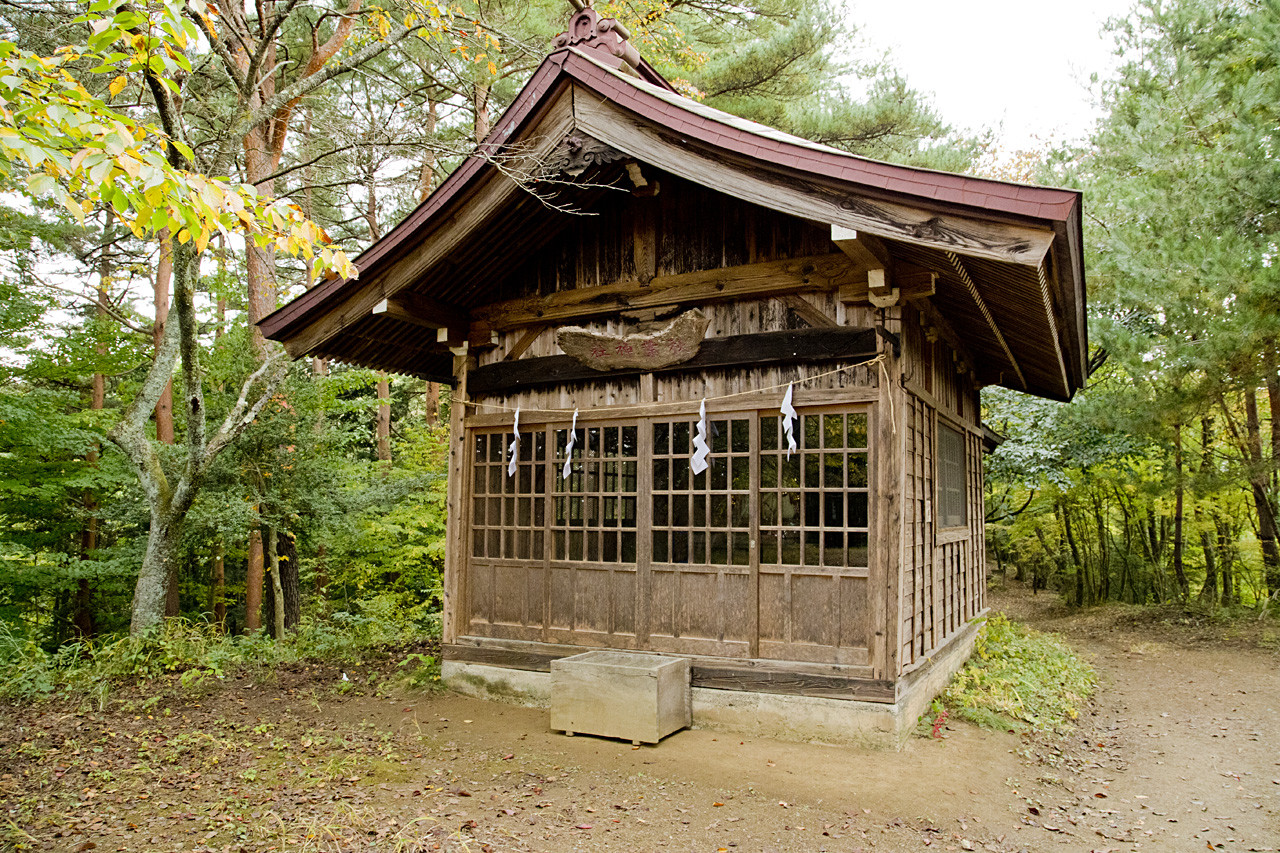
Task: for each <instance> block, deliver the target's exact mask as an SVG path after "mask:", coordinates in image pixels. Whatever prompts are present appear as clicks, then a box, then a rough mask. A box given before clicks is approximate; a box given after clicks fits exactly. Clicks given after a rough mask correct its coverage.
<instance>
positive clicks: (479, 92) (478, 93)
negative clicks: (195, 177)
mask: <svg viewBox="0 0 1280 853" xmlns="http://www.w3.org/2000/svg"><path fill="white" fill-rule="evenodd" d="M471 111H472V113H473V114H474V116H475V122H476V124H475V131H476V144H477V145H479V144H480V143H481V142H484V139H485V137H486V136H488V135H489V84H488V83H476V84H475V86H474V87H473V88H472V90H471Z"/></svg>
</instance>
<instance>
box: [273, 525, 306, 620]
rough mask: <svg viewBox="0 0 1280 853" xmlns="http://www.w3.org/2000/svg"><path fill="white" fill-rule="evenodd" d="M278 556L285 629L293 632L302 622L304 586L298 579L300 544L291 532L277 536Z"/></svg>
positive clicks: (283, 531) (283, 532)
mask: <svg viewBox="0 0 1280 853" xmlns="http://www.w3.org/2000/svg"><path fill="white" fill-rule="evenodd" d="M276 554H277V558H278V561H279V563H280V589H281V592H282V593H283V594H284V595H283V597H284V627H285V630H287V631H292V630H294V629H295V628H297V627H298V623H299V622H301V621H302V584H301V582H300V579H299V577H298V570H299V568H300V565H299V563H298V542H297V540H296V539H295V538H294V537H293V534H292V533H290V532H289V531H287V530H281V531H280V532H279V533H278V534H277V536H276Z"/></svg>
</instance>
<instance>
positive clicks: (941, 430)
mask: <svg viewBox="0 0 1280 853" xmlns="http://www.w3.org/2000/svg"><path fill="white" fill-rule="evenodd" d="M965 469H966V466H965V440H964V435H963V434H961V433H960V431H959V430H956V429H952V428H951V427H949V426H947V425H946V424H943V423H939V424H938V526H939V527H964V526H965V525H966V524H967V523H968V500H967V495H966V492H967V488H966V481H965Z"/></svg>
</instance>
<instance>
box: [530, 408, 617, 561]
mask: <svg viewBox="0 0 1280 853" xmlns="http://www.w3.org/2000/svg"><path fill="white" fill-rule="evenodd" d="M575 436H576V439H575V442H574V447H573V460H572V462H571V472H570V474H569V477H568V479H563V478H562V477H561V476H560V475H561V472H562V468H563V466H564V461H565V448H566V447H567V446H568V442H569V430H567V429H558V430H556V431H555V448H556V453H555V472H554V473H555V485H554V492H553V494H554V507H555V508H554V511H553V513H552V519H551V521H552V526H551V529H552V541H551V548H552V553H551V559H553V560H572V561H588V562H597V563H634V562H635V561H636V500H637V497H636V488H637V480H636V478H637V470H636V468H637V465H638V461H639V457H638V452H639V446H638V436H639V427H638V426H636V425H634V424H623V425H608V426H588V427H583V428H580V429H578V430H576V431H575Z"/></svg>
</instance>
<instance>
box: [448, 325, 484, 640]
mask: <svg viewBox="0 0 1280 853" xmlns="http://www.w3.org/2000/svg"><path fill="white" fill-rule="evenodd" d="M475 362H476V359H475V356H474V355H471V354H470V353H469V352H467V350H466V348H465V347H463V348H460V349H458V350H455V351H454V357H453V377H454V385H453V398H452V402H451V404H450V406H449V485H448V490H447V492H446V498H445V506H446V512H447V514H448V516H447V521H446V527H445V530H446V536H445V547H444V627H443V635H444V636H443V641H444V642H445V643H453V642H455V641H457V639H458V634H459V630H460V629H461V628H463V627H464V626H465V624H466V614H465V613H463V612H462V611H463V609H464V608H465V606H466V590H465V581H464V578H463V574H464V572H465V570H466V565H467V542H468V541H469V540H468V537H467V531H468V528H469V526H470V525H469V524H468V523H467V504H466V495H467V488H466V486H467V479H468V475H469V473H470V468H471V466H470V465H469V464H468V461H469V459H470V455H469V453H468V452H467V451H468V447H467V432H466V428H465V426H464V424H465V421H466V415H467V402H468V398H467V373H468V372H469V371H470V370H471V369H472V368H473V367H475Z"/></svg>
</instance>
